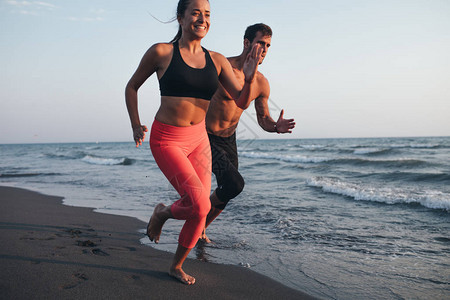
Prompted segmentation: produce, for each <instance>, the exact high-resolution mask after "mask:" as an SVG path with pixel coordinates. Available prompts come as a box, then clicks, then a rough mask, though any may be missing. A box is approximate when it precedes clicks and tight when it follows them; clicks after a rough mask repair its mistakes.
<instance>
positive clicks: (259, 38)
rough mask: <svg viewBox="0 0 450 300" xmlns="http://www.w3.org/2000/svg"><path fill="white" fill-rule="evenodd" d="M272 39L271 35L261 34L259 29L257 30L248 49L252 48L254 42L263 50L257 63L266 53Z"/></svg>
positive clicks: (260, 62)
mask: <svg viewBox="0 0 450 300" xmlns="http://www.w3.org/2000/svg"><path fill="white" fill-rule="evenodd" d="M271 41H272V37H271V36H268V35H266V36H263V35H262V33H261V31H258V32H257V33H256V36H255V38H254V39H253V42H252V44H251V45H250V49H252V47H253V45H254V44H259V46H260V47H261V48H262V49H263V52H262V54H261V60H260V61H259V64H262V62H263V60H264V57H265V56H266V55H267V51H268V50H269V47H270V43H271Z"/></svg>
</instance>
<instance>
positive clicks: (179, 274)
mask: <svg viewBox="0 0 450 300" xmlns="http://www.w3.org/2000/svg"><path fill="white" fill-rule="evenodd" d="M169 275H170V276H172V277H173V278H176V279H178V280H179V281H181V282H182V283H184V284H187V285H191V284H194V283H195V278H194V277H192V276H191V275H188V274H186V273H184V271H183V269H181V268H180V269H170V271H169Z"/></svg>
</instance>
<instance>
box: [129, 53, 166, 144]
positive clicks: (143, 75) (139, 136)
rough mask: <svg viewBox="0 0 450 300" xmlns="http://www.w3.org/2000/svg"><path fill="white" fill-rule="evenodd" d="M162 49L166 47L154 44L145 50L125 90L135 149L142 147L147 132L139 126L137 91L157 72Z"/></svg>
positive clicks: (145, 127) (145, 128) (144, 127)
mask: <svg viewBox="0 0 450 300" xmlns="http://www.w3.org/2000/svg"><path fill="white" fill-rule="evenodd" d="M164 48H167V47H165V45H163V44H155V45H153V46H152V47H150V49H148V50H147V52H146V53H145V54H144V56H143V57H142V59H141V62H140V63H139V66H138V68H137V70H136V71H135V72H134V74H133V76H131V78H130V80H129V81H128V84H127V86H126V88H125V102H126V104H127V109H128V115H129V116H130V121H131V127H132V128H133V138H134V141H135V142H136V147H138V146H139V145H142V141H143V140H144V138H145V132H146V131H148V129H147V126H145V125H141V121H140V119H139V111H138V90H139V88H140V87H141V85H142V84H143V83H144V82H145V81H146V80H147V78H149V77H150V76H151V75H152V74H153V73H155V72H156V71H158V69H159V67H160V62H161V57H163V56H164V52H165V51H164V50H165V49H164Z"/></svg>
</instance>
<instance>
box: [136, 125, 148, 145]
mask: <svg viewBox="0 0 450 300" xmlns="http://www.w3.org/2000/svg"><path fill="white" fill-rule="evenodd" d="M147 131H148V129H147V126H145V125H141V126H139V127H136V128H133V138H134V141H135V142H136V147H139V146H140V145H142V142H143V141H144V139H145V133H146V132H147Z"/></svg>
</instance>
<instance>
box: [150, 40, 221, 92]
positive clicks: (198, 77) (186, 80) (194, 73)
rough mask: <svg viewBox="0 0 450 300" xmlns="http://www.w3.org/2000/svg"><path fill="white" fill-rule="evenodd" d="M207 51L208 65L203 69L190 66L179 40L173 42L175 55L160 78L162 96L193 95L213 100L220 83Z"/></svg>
mask: <svg viewBox="0 0 450 300" xmlns="http://www.w3.org/2000/svg"><path fill="white" fill-rule="evenodd" d="M202 49H203V52H205V58H206V65H205V67H204V68H203V69H196V68H192V67H190V66H188V65H187V64H186V63H185V62H184V61H183V58H182V57H181V54H180V49H179V47H178V41H176V42H175V43H173V55H172V60H171V61H170V64H169V66H168V67H167V70H166V72H165V73H164V75H163V76H162V77H161V79H159V89H160V90H161V96H173V97H193V98H201V99H205V100H211V98H212V96H213V95H214V93H215V92H216V89H217V87H218V85H219V77H218V75H217V70H216V67H215V66H214V63H213V61H212V59H211V56H210V55H209V52H208V50H206V49H205V48H203V47H202Z"/></svg>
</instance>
